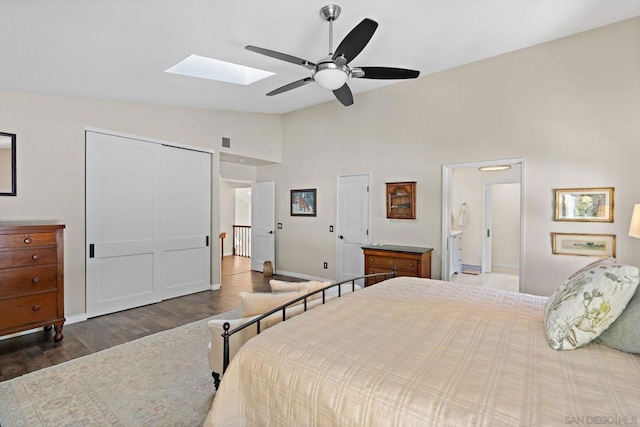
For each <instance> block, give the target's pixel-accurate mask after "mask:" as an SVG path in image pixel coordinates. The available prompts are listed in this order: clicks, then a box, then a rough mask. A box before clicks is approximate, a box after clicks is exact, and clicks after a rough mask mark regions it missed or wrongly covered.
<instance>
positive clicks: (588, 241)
mask: <svg viewBox="0 0 640 427" xmlns="http://www.w3.org/2000/svg"><path fill="white" fill-rule="evenodd" d="M551 238H552V247H553V250H552V252H553V254H554V255H578V256H591V257H601V258H606V257H615V256H616V235H615V234H573V233H551Z"/></svg>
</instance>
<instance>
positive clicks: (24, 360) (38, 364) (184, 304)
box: [0, 256, 299, 381]
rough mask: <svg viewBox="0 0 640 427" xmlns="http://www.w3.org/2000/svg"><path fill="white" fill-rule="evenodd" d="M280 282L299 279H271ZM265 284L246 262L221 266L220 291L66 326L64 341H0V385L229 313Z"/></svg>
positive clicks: (231, 259)
mask: <svg viewBox="0 0 640 427" xmlns="http://www.w3.org/2000/svg"><path fill="white" fill-rule="evenodd" d="M273 278H276V279H281V280H291V281H297V280H299V279H295V278H288V277H285V276H277V275H276V276H273ZM269 279H270V277H267V278H265V277H264V276H263V275H262V273H258V272H254V271H251V266H250V259H249V258H243V257H236V256H227V257H225V258H224V259H223V260H222V287H221V289H220V290H217V291H205V292H199V293H196V294H191V295H186V296H183V297H179V298H173V299H170V300H166V301H162V302H159V303H157V304H151V305H147V306H144V307H138V308H133V309H131V310H125V311H121V312H118V313H113V314H108V315H104V316H100V317H94V318H91V319H89V320H87V321H85V322H80V323H74V324H71V325H66V326H65V327H64V330H63V334H64V339H63V340H62V341H61V342H59V343H56V342H54V341H53V334H54V333H53V331H51V332H44V331H42V330H41V331H39V332H35V333H32V334H27V335H23V336H19V337H15V338H10V339H6V340H2V341H0V381H5V380H8V379H11V378H15V377H19V376H21V375H24V374H26V373H29V372H32V371H36V370H38V369H43V368H46V367H49V366H52V365H56V364H58V363H62V362H66V361H68V360H71V359H75V358H78V357H81V356H86V355H88V354H91V353H95V352H98V351H100V350H104V349H107V348H109V347H113V346H115V345H118V344H122V343H125V342H128V341H133V340H135V339H138V338H142V337H144V336H147V335H151V334H155V333H157V332H161V331H164V330H167V329H171V328H175V327H177V326H182V325H185V324H187V323H190V322H195V321H196V320H200V319H205V318H207V317H211V316H215V315H216V314H220V313H224V312H225V311H229V310H232V309H234V308H236V307H238V306H239V305H240V300H239V298H238V294H239V293H240V292H241V291H248V292H269V290H270V288H269Z"/></svg>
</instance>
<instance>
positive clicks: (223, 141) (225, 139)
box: [222, 136, 231, 148]
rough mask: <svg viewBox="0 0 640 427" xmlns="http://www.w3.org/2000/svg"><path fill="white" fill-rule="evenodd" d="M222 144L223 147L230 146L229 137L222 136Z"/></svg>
mask: <svg viewBox="0 0 640 427" xmlns="http://www.w3.org/2000/svg"><path fill="white" fill-rule="evenodd" d="M222 146H223V147H224V148H231V138H227V137H226V136H223V137H222Z"/></svg>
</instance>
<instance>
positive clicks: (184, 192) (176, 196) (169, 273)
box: [158, 146, 217, 299]
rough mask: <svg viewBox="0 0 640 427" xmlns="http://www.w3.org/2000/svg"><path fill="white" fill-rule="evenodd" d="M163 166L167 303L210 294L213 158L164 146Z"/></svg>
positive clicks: (163, 289)
mask: <svg viewBox="0 0 640 427" xmlns="http://www.w3.org/2000/svg"><path fill="white" fill-rule="evenodd" d="M159 165H160V167H159V171H160V174H159V188H160V189H161V190H160V191H161V195H160V202H159V207H160V212H161V215H160V235H161V236H162V244H161V247H162V253H161V257H162V262H161V268H162V274H161V277H162V280H161V281H160V282H159V283H158V289H159V292H160V295H161V297H162V298H163V299H165V298H173V297H176V296H178V295H185V294H188V293H193V292H200V291H204V290H207V289H210V283H211V282H210V265H211V258H210V257H211V251H210V246H209V245H210V244H211V238H210V237H211V236H210V235H209V230H210V229H211V224H210V221H211V155H210V154H208V153H203V152H198V151H192V150H185V149H180V148H175V147H167V146H164V147H163V149H162V152H161V154H160V161H159ZM216 242H217V240H216Z"/></svg>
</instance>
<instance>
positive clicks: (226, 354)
mask: <svg viewBox="0 0 640 427" xmlns="http://www.w3.org/2000/svg"><path fill="white" fill-rule="evenodd" d="M392 277H396V269H395V268H394V269H393V271H391V272H389V273H376V274H367V275H365V276H360V277H356V278H354V279H349V280H343V281H342V282H338V283H334V284H332V285H329V286H326V287H324V288H322V289H318V290H317V291H313V292H310V293H308V294H305V295H304V296H301V297H298V298H296V299H294V300H291V301H289V302H288V303H286V304H283V305H281V306H279V307H276V308H274V309H273V310H271V311H268V312H266V313H264V314H263V315H261V316H258V317H256V318H255V319H252V320H250V321H248V322H247V323H243V324H242V325H240V326H238V327H236V328H234V329H230V327H231V325H230V324H229V322H225V323H224V325H223V326H222V328H223V329H224V332H223V333H222V338H223V339H224V354H223V364H222V373H223V374H224V373H225V371H226V370H227V367H228V366H229V337H230V336H231V335H233V334H235V333H238V332H240V331H242V330H243V329H245V328H248V327H249V326H251V325H254V324H255V325H256V333H257V334H260V321H262V320H263V319H264V318H266V317H269V316H271V315H272V314H274V313H277V312H278V311H282V321H283V322H285V321H286V320H287V308H288V307H291V306H293V305H295V304H296V303H298V302H300V301H303V304H304V310H303V312H305V311H307V299H308V298H309V297H311V296H313V295H315V294H318V293H320V292H322V304H324V303H326V302H327V300H326V291H327V290H329V289H331V288H334V287H336V286H337V287H338V298H340V297H341V296H342V285H344V284H346V283H351V292H355V290H356V281H357V280H360V279H364V282H365V283H370V282H369V280H368V279H370V278H372V280H373V284H375V283H378V282H381V281H383V280H387V279H390V278H392Z"/></svg>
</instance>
